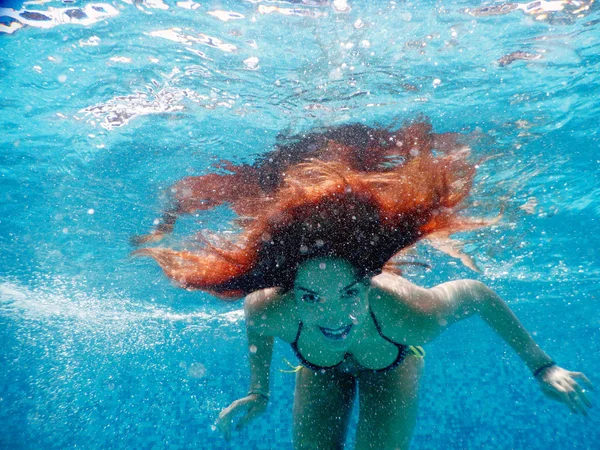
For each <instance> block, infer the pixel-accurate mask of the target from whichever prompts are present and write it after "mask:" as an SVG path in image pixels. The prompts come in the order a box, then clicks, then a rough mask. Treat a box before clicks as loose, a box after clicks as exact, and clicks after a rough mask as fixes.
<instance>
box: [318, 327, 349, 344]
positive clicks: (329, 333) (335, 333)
mask: <svg viewBox="0 0 600 450" xmlns="http://www.w3.org/2000/svg"><path fill="white" fill-rule="evenodd" d="M319 329H320V330H321V333H323V335H324V336H325V337H326V338H327V339H332V340H334V341H338V340H341V339H346V337H347V336H348V334H349V333H350V330H351V329H352V325H347V326H345V327H340V328H336V329H335V330H333V329H331V328H323V327H319Z"/></svg>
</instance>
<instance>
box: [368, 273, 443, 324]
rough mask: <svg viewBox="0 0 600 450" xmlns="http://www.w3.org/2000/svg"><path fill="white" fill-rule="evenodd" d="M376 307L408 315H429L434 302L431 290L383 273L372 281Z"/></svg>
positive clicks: (391, 274)
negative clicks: (380, 306) (379, 306)
mask: <svg viewBox="0 0 600 450" xmlns="http://www.w3.org/2000/svg"><path fill="white" fill-rule="evenodd" d="M371 288H372V292H373V295H372V297H373V300H374V305H378V304H379V305H382V306H383V307H385V308H386V309H388V308H392V310H394V311H398V312H400V311H402V312H403V313H406V314H409V313H410V314H413V315H427V314H429V313H430V312H431V311H430V308H431V306H432V302H433V300H434V299H433V294H432V292H431V290H430V289H426V288H423V287H421V286H418V285H416V284H414V283H412V282H410V281H408V280H407V279H406V278H402V277H401V276H399V275H396V274H393V273H390V272H383V273H381V274H379V275H377V276H376V277H373V278H372V279H371Z"/></svg>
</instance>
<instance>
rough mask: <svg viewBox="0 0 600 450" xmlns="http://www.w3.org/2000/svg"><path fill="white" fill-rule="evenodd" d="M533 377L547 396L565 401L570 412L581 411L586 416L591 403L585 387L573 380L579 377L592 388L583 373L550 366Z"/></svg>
mask: <svg viewBox="0 0 600 450" xmlns="http://www.w3.org/2000/svg"><path fill="white" fill-rule="evenodd" d="M535 378H536V380H537V381H538V382H539V383H540V385H541V388H542V391H543V392H544V394H546V395H547V396H548V397H550V398H552V399H554V400H558V401H559V402H563V403H566V404H567V406H568V407H569V408H570V409H571V412H572V413H575V414H578V413H581V414H583V415H584V416H587V408H589V407H591V406H592V404H591V403H590V401H589V400H588V399H587V397H586V395H585V389H584V388H582V387H581V386H580V385H579V384H578V383H577V381H575V379H576V378H579V379H581V380H583V381H584V383H585V384H587V386H588V387H589V388H590V389H592V390H593V389H594V387H593V386H592V383H591V382H590V380H588V379H587V377H586V376H585V375H584V374H582V373H581V372H570V371H568V370H565V369H563V368H562V367H559V366H550V367H548V368H547V369H544V370H543V371H542V372H540V373H539V374H538V375H537V376H536V377H535Z"/></svg>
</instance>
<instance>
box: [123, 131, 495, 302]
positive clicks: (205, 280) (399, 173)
mask: <svg viewBox="0 0 600 450" xmlns="http://www.w3.org/2000/svg"><path fill="white" fill-rule="evenodd" d="M434 149H435V151H434ZM467 156H468V152H467V151H466V148H465V147H464V146H461V145H460V144H459V143H458V140H457V138H456V135H450V134H446V135H436V134H433V133H432V131H431V125H430V124H429V123H427V122H424V121H419V122H415V123H412V124H410V125H407V126H405V127H403V128H401V129H400V130H398V131H395V132H392V131H389V130H386V129H374V128H370V127H366V126H363V125H346V126H342V127H337V128H332V129H329V130H326V131H324V132H319V133H312V134H309V135H305V136H302V137H299V138H298V137H296V138H292V139H289V140H288V141H287V142H285V143H283V144H280V145H279V146H277V147H276V149H275V150H274V151H273V152H270V153H268V154H267V155H265V156H264V157H263V158H261V159H260V160H259V161H257V163H255V164H254V165H253V166H247V165H244V166H233V165H229V166H228V169H229V170H230V171H231V173H230V174H209V175H205V176H202V177H190V178H186V179H184V180H182V181H181V182H180V183H178V184H177V185H176V187H177V188H176V191H177V200H176V208H175V209H173V210H171V211H170V212H169V213H168V214H170V215H171V216H170V224H171V225H172V224H173V223H174V221H175V219H176V217H177V215H179V214H181V213H185V212H191V211H194V210H197V209H207V208H211V207H214V206H216V205H218V204H221V203H224V202H228V203H229V204H230V205H231V207H232V208H233V209H234V211H236V212H237V213H238V214H240V215H248V216H250V217H249V218H247V219H245V220H244V221H243V222H240V223H241V225H242V231H241V232H240V233H239V234H237V235H236V236H235V237H233V238H225V237H224V236H223V235H221V236H219V242H208V240H207V239H203V242H204V246H203V248H202V249H201V250H199V251H196V252H192V251H187V250H184V251H176V250H172V249H167V248H145V249H141V250H138V251H136V252H135V253H136V254H141V255H148V256H151V257H153V258H154V259H155V260H156V261H157V262H158V263H159V264H160V266H161V267H162V269H163V270H164V272H165V274H166V275H167V276H168V277H169V278H171V279H172V280H173V281H175V282H176V283H178V284H179V285H181V286H182V287H185V288H188V289H201V290H204V291H208V292H211V293H213V294H215V295H217V296H219V297H222V298H239V297H241V296H244V295H247V294H249V293H250V292H253V291H256V290H259V289H263V288H267V287H282V288H283V289H285V290H287V289H289V288H291V287H292V285H293V281H294V278H295V274H296V271H297V268H298V266H299V265H300V264H301V263H302V262H303V261H305V260H307V259H309V258H314V257H319V256H330V257H337V258H342V259H345V260H347V261H348V262H349V263H350V264H351V265H352V266H354V267H355V268H356V269H357V271H358V272H359V273H360V274H363V275H365V276H366V275H373V274H376V273H378V272H381V271H382V270H384V268H386V269H387V268H389V267H390V265H391V260H392V259H393V257H394V255H395V254H396V253H398V252H399V251H401V250H402V249H405V248H407V247H409V246H411V245H413V244H415V243H416V242H417V241H418V240H420V239H421V238H423V237H424V236H427V235H430V234H432V233H436V234H441V233H444V234H449V233H452V232H456V231H462V230H467V229H472V228H475V227H479V226H482V225H484V224H485V222H483V221H476V220H473V219H469V218H466V217H461V216H460V215H459V214H458V211H459V209H460V205H461V203H462V202H463V200H464V199H465V198H466V197H467V196H468V194H469V192H470V189H471V185H472V181H473V177H474V174H475V168H474V166H473V165H472V164H470V163H469V162H468V161H467ZM165 231H169V230H168V229H167V228H164V229H163V230H160V229H159V230H158V232H155V235H158V234H160V233H162V232H165Z"/></svg>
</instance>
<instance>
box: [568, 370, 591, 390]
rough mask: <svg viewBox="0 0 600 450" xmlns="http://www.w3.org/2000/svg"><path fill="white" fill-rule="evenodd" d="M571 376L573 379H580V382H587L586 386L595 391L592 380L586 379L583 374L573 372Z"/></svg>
mask: <svg viewBox="0 0 600 450" xmlns="http://www.w3.org/2000/svg"><path fill="white" fill-rule="evenodd" d="M571 376H572V377H573V378H579V379H580V380H583V381H584V382H585V384H587V386H588V387H589V388H590V389H591V390H592V391H593V390H594V385H593V384H592V382H591V381H590V380H588V377H586V376H585V375H584V374H583V373H581V372H571Z"/></svg>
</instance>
